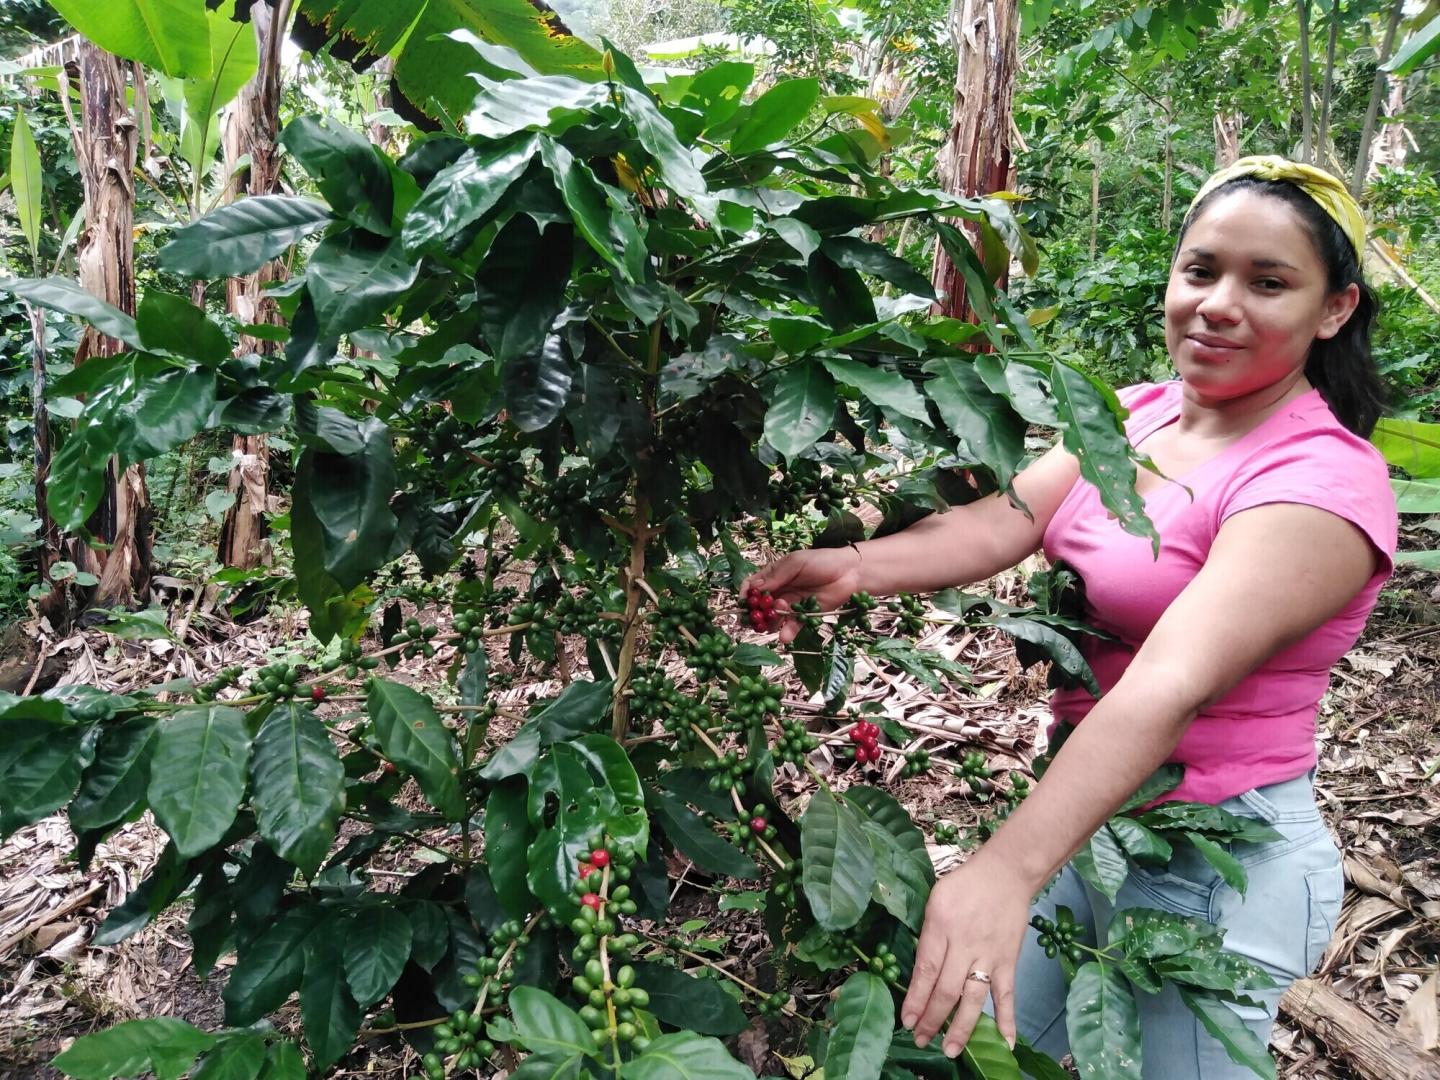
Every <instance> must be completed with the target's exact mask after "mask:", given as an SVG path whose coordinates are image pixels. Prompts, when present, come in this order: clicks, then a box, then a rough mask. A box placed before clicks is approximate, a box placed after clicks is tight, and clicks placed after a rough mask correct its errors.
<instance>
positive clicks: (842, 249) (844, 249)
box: [820, 236, 935, 300]
mask: <svg viewBox="0 0 1440 1080" xmlns="http://www.w3.org/2000/svg"><path fill="white" fill-rule="evenodd" d="M820 250H821V251H823V252H825V254H826V255H828V256H830V258H831V259H833V260H835V263H836V265H837V266H843V267H846V268H847V269H850V270H859V271H861V272H863V273H866V274H869V275H871V276H872V277H877V278H879V279H880V280H881V281H888V282H889V283H890V284H892V285H894V286H896V287H898V288H900V289H902V290H904V291H905V292H907V293H913V294H915V295H916V296H923V297H925V298H926V299H927V300H934V299H935V289H934V287H933V286H932V285H931V284H930V279H929V278H928V277H926V276H925V275H924V274H922V273H920V271H918V270H916V269H915V267H914V266H912V265H911V264H910V263H909V262H908V261H906V260H905V259H901V258H899V257H897V256H895V255H893V254H891V252H890V250H889V249H888V248H886V247H882V246H881V245H880V244H876V243H872V242H871V241H869V240H862V239H861V238H860V237H858V236H829V237H826V238H825V241H824V243H822V244H821V245H820Z"/></svg>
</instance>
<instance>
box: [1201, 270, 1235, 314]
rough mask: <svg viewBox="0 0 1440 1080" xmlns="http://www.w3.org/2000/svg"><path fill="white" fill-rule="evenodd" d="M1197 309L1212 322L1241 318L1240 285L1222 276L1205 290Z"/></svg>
mask: <svg viewBox="0 0 1440 1080" xmlns="http://www.w3.org/2000/svg"><path fill="white" fill-rule="evenodd" d="M1195 310H1196V311H1197V312H1198V313H1199V314H1200V316H1201V317H1202V318H1204V319H1206V320H1208V321H1210V322H1236V321H1238V320H1239V318H1240V293H1239V287H1238V286H1237V285H1236V284H1235V283H1234V282H1232V281H1230V280H1229V279H1228V278H1223V277H1222V278H1221V279H1220V280H1218V281H1216V282H1215V283H1214V284H1213V285H1211V286H1210V288H1208V289H1206V290H1205V295H1204V296H1203V297H1201V299H1200V303H1199V304H1198V305H1196V308H1195Z"/></svg>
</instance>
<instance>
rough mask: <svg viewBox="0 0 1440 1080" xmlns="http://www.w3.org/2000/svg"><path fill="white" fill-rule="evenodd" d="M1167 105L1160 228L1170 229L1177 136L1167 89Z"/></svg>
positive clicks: (1173, 109) (1165, 101)
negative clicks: (1172, 129)
mask: <svg viewBox="0 0 1440 1080" xmlns="http://www.w3.org/2000/svg"><path fill="white" fill-rule="evenodd" d="M1164 105H1165V186H1164V188H1163V189H1162V190H1161V192H1160V228H1161V229H1163V230H1164V231H1165V232H1169V231H1170V215H1171V214H1172V213H1173V212H1174V208H1173V205H1172V204H1173V203H1174V200H1175V137H1174V135H1173V134H1172V132H1171V130H1170V129H1171V128H1172V127H1173V126H1174V124H1175V108H1174V105H1173V104H1172V102H1171V101H1170V94H1169V92H1168V91H1167V92H1166V94H1165V98H1164Z"/></svg>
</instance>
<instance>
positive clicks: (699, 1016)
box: [635, 963, 750, 1036]
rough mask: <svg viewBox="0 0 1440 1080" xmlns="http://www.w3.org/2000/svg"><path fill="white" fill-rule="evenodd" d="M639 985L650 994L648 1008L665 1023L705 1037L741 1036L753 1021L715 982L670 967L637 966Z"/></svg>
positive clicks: (653, 964) (636, 981) (661, 965)
mask: <svg viewBox="0 0 1440 1080" xmlns="http://www.w3.org/2000/svg"><path fill="white" fill-rule="evenodd" d="M635 985H636V986H639V987H641V988H643V989H644V990H645V992H646V993H648V994H649V995H650V1004H649V1005H648V1006H647V1009H648V1010H649V1011H650V1012H652V1013H654V1014H655V1017H656V1019H658V1020H659V1021H660V1022H661V1023H663V1024H669V1025H670V1026H671V1027H676V1028H688V1029H690V1030H691V1031H698V1032H699V1033H700V1034H701V1035H720V1036H725V1035H738V1034H739V1033H740V1032H742V1031H744V1030H745V1029H746V1028H747V1027H749V1026H750V1018H749V1017H747V1016H746V1015H745V1010H744V1009H742V1008H740V1006H739V1005H738V1004H737V1003H736V1001H735V999H734V998H733V997H731V996H730V994H729V993H727V992H726V991H725V988H724V987H722V986H721V985H720V983H719V982H718V981H717V980H715V979H697V978H695V976H693V975H687V974H686V973H685V972H683V971H681V970H680V969H679V968H674V967H671V966H670V965H668V964H655V963H637V964H636V965H635Z"/></svg>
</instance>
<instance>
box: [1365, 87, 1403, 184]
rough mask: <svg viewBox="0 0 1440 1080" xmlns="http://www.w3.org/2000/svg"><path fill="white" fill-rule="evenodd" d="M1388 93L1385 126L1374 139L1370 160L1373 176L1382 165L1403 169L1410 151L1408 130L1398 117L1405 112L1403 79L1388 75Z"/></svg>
mask: <svg viewBox="0 0 1440 1080" xmlns="http://www.w3.org/2000/svg"><path fill="white" fill-rule="evenodd" d="M1388 79H1389V82H1390V95H1389V97H1388V99H1387V100H1386V102H1385V116H1386V123H1385V126H1384V127H1382V128H1381V129H1380V134H1379V136H1377V137H1376V139H1375V156H1374V159H1373V160H1372V161H1371V162H1370V173H1371V175H1372V176H1373V175H1374V174H1375V172H1376V171H1378V170H1379V169H1380V167H1381V166H1382V165H1383V166H1385V167H1386V168H1390V169H1403V168H1404V167H1405V159H1406V157H1408V156H1409V153H1410V138H1411V136H1410V132H1409V131H1407V130H1406V128H1405V121H1404V120H1401V119H1399V117H1400V116H1402V115H1403V114H1404V112H1405V80H1404V79H1397V78H1396V77H1395V76H1394V75H1391V76H1388Z"/></svg>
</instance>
